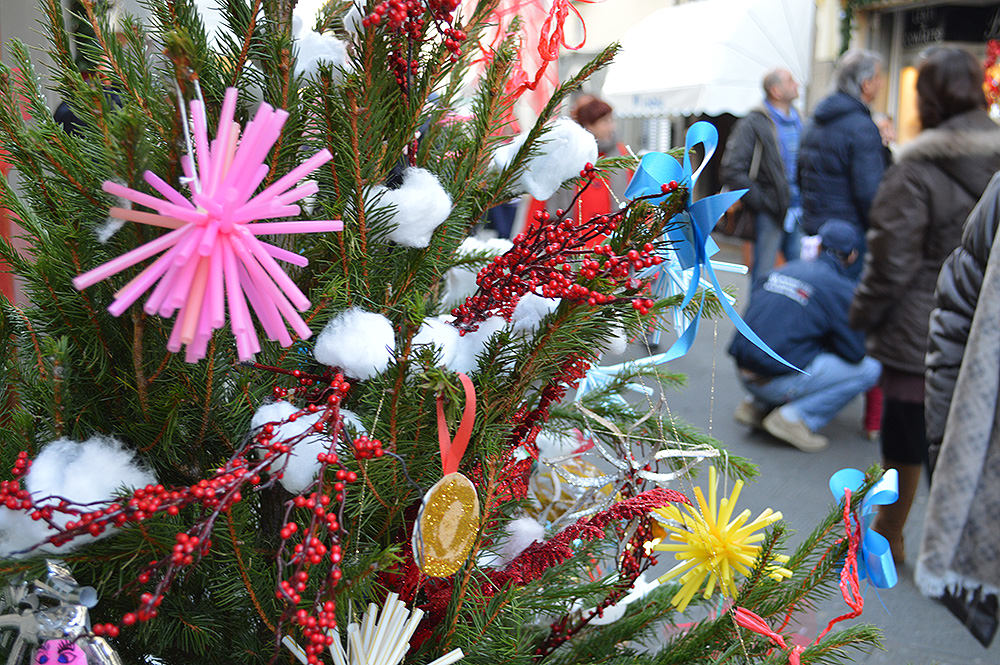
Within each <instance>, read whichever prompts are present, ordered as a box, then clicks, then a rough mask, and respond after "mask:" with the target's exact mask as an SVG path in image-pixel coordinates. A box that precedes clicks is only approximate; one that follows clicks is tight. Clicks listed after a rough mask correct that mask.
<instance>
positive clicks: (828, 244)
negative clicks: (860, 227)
mask: <svg viewBox="0 0 1000 665" xmlns="http://www.w3.org/2000/svg"><path fill="white" fill-rule="evenodd" d="M819 239H820V242H821V243H822V245H823V248H824V249H828V250H831V251H833V252H836V253H837V254H841V255H843V256H847V255H848V254H850V253H851V252H853V251H854V250H856V249H860V247H861V235H860V234H859V233H858V232H857V230H856V229H855V228H854V225H853V224H851V223H850V222H845V221H843V220H841V219H831V220H829V221H827V222H826V223H824V224H823V226H821V227H819Z"/></svg>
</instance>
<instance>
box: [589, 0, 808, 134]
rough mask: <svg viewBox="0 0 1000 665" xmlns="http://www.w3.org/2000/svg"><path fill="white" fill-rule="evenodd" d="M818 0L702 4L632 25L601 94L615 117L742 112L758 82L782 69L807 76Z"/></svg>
mask: <svg viewBox="0 0 1000 665" xmlns="http://www.w3.org/2000/svg"><path fill="white" fill-rule="evenodd" d="M814 13H815V3H814V2H813V0H701V1H700V2H688V3H685V4H682V5H676V6H673V7H668V8H666V9H661V10H660V11H657V12H655V13H653V14H650V15H649V16H648V17H646V18H645V19H643V20H642V21H641V22H639V23H638V24H636V25H635V26H633V27H631V28H629V30H628V32H626V33H625V36H624V37H623V39H622V51H621V52H620V53H619V55H618V57H617V58H615V61H614V62H613V63H612V64H611V66H610V67H609V68H608V73H607V78H606V79H605V82H604V89H603V95H604V97H605V98H607V99H608V101H609V102H611V103H612V104H613V105H614V107H615V113H616V114H618V115H625V116H627V115H689V114H699V113H706V114H708V115H719V114H721V113H732V114H734V115H745V114H746V113H747V111H749V110H750V109H751V108H753V107H754V106H756V105H758V104H760V102H761V99H762V96H763V93H762V91H761V87H760V85H761V79H762V78H763V77H764V74H766V73H767V72H768V71H770V70H771V69H774V68H775V67H785V68H786V69H788V70H789V71H791V72H792V75H793V76H795V78H796V79H798V81H799V82H800V83H803V84H804V83H805V82H806V81H807V80H808V77H809V63H810V60H811V44H812V33H813V20H814V19H813V17H814Z"/></svg>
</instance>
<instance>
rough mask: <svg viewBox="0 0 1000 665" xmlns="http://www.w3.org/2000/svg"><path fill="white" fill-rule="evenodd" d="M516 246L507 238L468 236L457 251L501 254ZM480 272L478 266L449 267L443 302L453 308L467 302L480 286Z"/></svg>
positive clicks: (445, 277) (462, 253) (464, 253)
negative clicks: (478, 280)
mask: <svg viewBox="0 0 1000 665" xmlns="http://www.w3.org/2000/svg"><path fill="white" fill-rule="evenodd" d="M513 246H514V243H512V242H511V241H510V240H507V239H506V238H490V239H489V240H480V239H479V238H472V237H470V238H466V239H465V240H463V241H462V244H461V245H459V246H458V249H457V250H455V253H456V254H458V255H459V256H467V255H469V254H475V253H487V254H489V255H490V256H500V255H501V254H506V253H507V252H509V251H510V250H511V248H512V247H513ZM478 274H479V269H477V268H467V267H464V266H458V267H455V268H449V269H448V271H447V272H445V274H444V295H443V296H442V297H441V302H442V303H443V304H444V306H445V307H447V308H448V309H451V308H452V307H455V306H457V305H461V304H462V303H463V302H465V299H466V298H468V297H469V296H471V295H472V294H473V293H475V292H476V289H478V288H479V287H478V286H477V285H476V275H478Z"/></svg>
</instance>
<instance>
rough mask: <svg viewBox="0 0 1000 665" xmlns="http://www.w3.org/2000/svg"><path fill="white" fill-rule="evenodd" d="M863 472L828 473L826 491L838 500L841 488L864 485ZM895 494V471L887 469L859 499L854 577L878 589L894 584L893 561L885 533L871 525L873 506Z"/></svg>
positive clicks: (859, 487) (891, 499) (888, 501)
mask: <svg viewBox="0 0 1000 665" xmlns="http://www.w3.org/2000/svg"><path fill="white" fill-rule="evenodd" d="M864 482H865V474H864V472H863V471H859V470H858V469H841V470H840V471H837V472H836V473H834V474H833V475H832V476H830V492H832V493H833V497H834V498H835V499H837V500H840V499H841V498H843V496H844V490H845V489H849V490H851V491H852V492H857V491H858V490H859V489H861V486H862V485H864ZM898 498H899V473H898V472H897V471H896V470H895V469H889V470H888V471H886V472H885V473H884V474H882V477H881V478H880V479H879V481H878V482H877V483H875V484H874V485H873V486H872V488H871V489H870V490H868V494H866V495H865V498H864V499H862V500H861V508H860V511H859V512H860V515H859V517H860V521H861V552H860V554H859V556H858V578H859V579H864V578H865V577H867V578H868V579H869V580H871V583H872V584H873V585H874V586H875V587H876V588H878V589H891V588H892V587H894V586H896V582H897V579H898V578H897V577H896V563H895V562H894V561H893V560H892V550H890V549H889V541H888V540H886V538H885V536H883V535H882V534H880V533H878V532H877V531H875V530H874V529H872V528H871V524H872V521H873V520H874V519H875V506H884V505H887V504H890V503H895V502H896V500H897V499H898Z"/></svg>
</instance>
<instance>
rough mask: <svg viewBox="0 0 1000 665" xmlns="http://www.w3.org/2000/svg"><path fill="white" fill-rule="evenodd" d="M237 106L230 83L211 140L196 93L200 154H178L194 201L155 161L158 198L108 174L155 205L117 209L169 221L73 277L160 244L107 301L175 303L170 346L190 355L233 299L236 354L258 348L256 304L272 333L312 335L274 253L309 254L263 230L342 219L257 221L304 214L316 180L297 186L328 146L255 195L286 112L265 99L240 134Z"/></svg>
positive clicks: (305, 227)
mask: <svg viewBox="0 0 1000 665" xmlns="http://www.w3.org/2000/svg"><path fill="white" fill-rule="evenodd" d="M235 108H236V89H235V88H229V89H227V90H226V95H225V98H224V100H223V103H222V113H221V115H220V117H219V128H218V131H217V132H216V135H215V140H213V141H212V142H211V144H209V141H208V129H207V125H208V122H207V118H206V115H205V106H204V104H203V103H202V102H201V101H200V100H194V101H192V102H191V116H192V121H193V126H194V139H195V151H196V154H197V156H198V158H197V161H195V160H194V159H192V157H191V155H185V156H184V157H183V158H182V159H181V166H182V168H183V169H184V174H185V175H186V176H187V178H188V179H189V181H190V183H191V192H192V193H191V200H190V201H189V200H188V199H187V198H185V197H184V196H183V195H182V194H181V193H180V192H178V191H177V190H176V189H174V188H173V187H171V186H170V185H169V184H167V183H166V182H164V181H163V180H162V179H161V178H160V177H158V176H157V175H156V174H154V173H152V172H151V171H146V172H145V173H144V174H143V177H144V178H145V180H146V182H147V183H149V185H150V186H151V187H152V188H153V189H155V190H156V191H157V192H159V193H160V194H161V195H162V196H163V198H162V199H159V198H156V197H154V196H150V195H149V194H143V193H142V192H138V191H136V190H134V189H131V188H129V187H125V186H123V185H119V184H117V183H114V182H111V181H109V180H106V181H104V191H106V192H108V193H109V194H114V195H117V196H121V197H123V198H125V199H128V200H129V201H132V202H133V203H138V204H140V205H143V206H146V207H148V208H152V209H153V210H155V211H156V213H149V212H141V211H137V210H125V209H123V208H111V210H110V214H111V215H112V216H113V217H117V218H119V219H124V220H128V221H131V222H138V223H140V224H149V225H152V226H160V227H163V228H167V229H172V230H171V231H170V232H169V233H166V234H164V235H162V236H160V237H159V238H156V239H155V240H152V241H150V242H147V243H146V244H144V245H140V246H139V247H136V248H135V249H133V250H132V251H130V252H126V253H125V254H122V255H121V256H119V257H118V258H116V259H112V260H111V261H108V262H107V263H105V264H103V265H101V266H98V267H97V268H94V269H93V270H90V271H88V272H85V273H83V274H82V275H79V276H77V277H76V278H75V279H74V280H73V286H75V287H76V288H77V289H80V290H82V289H85V288H87V287H88V286H91V285H93V284H96V283H97V282H100V281H102V280H105V279H107V278H108V277H111V276H112V275H115V274H117V273H119V272H121V271H122V270H125V269H126V268H129V267H131V266H133V265H135V264H137V263H139V262H140V261H144V260H146V259H148V258H150V257H152V256H155V255H156V254H160V253H161V252H162V254H161V255H160V257H159V258H158V259H156V260H155V261H154V262H153V263H151V264H150V265H149V266H147V267H146V268H145V269H144V270H143V271H142V272H141V273H139V274H138V275H137V276H136V277H135V278H133V279H132V280H131V281H130V282H129V283H128V284H126V285H125V286H124V287H122V289H121V290H119V291H118V292H117V293H116V294H115V300H114V302H112V303H111V306H110V307H108V311H110V312H111V313H112V314H113V315H115V316H120V315H121V314H122V313H123V312H124V311H125V310H126V309H128V307H129V306H131V305H132V303H134V302H135V301H136V300H137V299H138V298H139V296H141V295H142V294H144V293H146V292H147V291H149V290H150V289H152V293H151V294H150V296H149V297H148V298H147V299H146V302H145V304H144V305H143V309H144V310H145V311H146V313H147V314H159V315H160V316H164V317H169V316H172V315H173V314H174V313H175V312H176V313H177V320H176V321H175V322H174V327H173V330H172V331H171V334H170V339H169V340H168V342H167V349H168V350H169V351H171V352H173V353H177V352H178V351H180V350H181V347H182V346H184V345H186V346H187V351H186V353H185V360H187V362H197V361H198V360H200V359H202V358H204V357H205V352H206V350H207V348H208V341H209V339H211V337H212V332H213V331H214V330H216V329H218V328H221V327H223V326H224V325H225V323H226V309H227V305H228V310H229V318H230V321H231V323H230V327H231V328H232V331H233V335H235V337H236V350H237V353H238V355H239V358H240V360H247V359H249V358H250V357H251V356H252V355H253V354H254V353H257V352H258V351H260V344H259V342H258V340H257V334H256V332H255V331H254V325H253V321H252V320H251V318H250V308H252V309H253V311H254V314H256V316H257V319H258V321H260V323H261V325H262V326H263V328H264V332H265V333H266V334H267V337H268V339H271V340H274V341H277V342H278V343H279V344H281V346H290V345H291V343H292V338H291V335H289V333H288V330H287V329H286V321H287V325H288V326H290V327H291V328H292V330H294V331H295V334H296V335H298V336H299V338H301V339H306V338H308V337H309V336H310V335H311V334H312V332H311V331H310V330H309V327H308V326H307V325H306V323H305V321H303V320H302V317H300V316H299V314H298V312H301V311H303V310H305V309H306V308H307V307H309V299H308V298H306V296H305V295H304V294H303V293H302V292H301V291H300V290H299V288H298V287H297V286H295V284H294V283H293V282H292V280H291V279H290V278H289V277H288V275H286V274H285V272H284V271H283V270H282V269H281V267H280V266H279V265H278V264H277V262H276V261H275V259H278V260H280V261H285V262H287V263H292V264H295V265H297V266H306V265H308V263H309V262H308V261H307V260H306V259H305V258H303V257H302V256H299V255H298V254H294V253H292V252H289V251H287V250H285V249H282V248H280V247H275V246H274V245H270V244H268V243H266V242H263V241H262V240H259V239H258V238H257V236H261V235H278V234H282V233H321V232H326V231H340V230H342V229H343V223H342V222H341V221H340V220H323V221H285V222H263V223H262V222H259V221H258V220H262V219H275V218H279V217H295V216H297V215H299V214H301V210H300V209H299V206H297V205H292V204H293V203H294V202H295V201H298V200H299V199H301V198H304V197H306V196H310V195H312V194H315V193H316V191H317V190H318V187H317V185H316V183H315V182H311V181H310V182H307V183H305V184H303V185H300V186H298V187H294V186H295V185H296V184H297V183H298V182H299V181H300V180H301V179H302V178H304V177H305V176H307V175H309V174H310V173H312V172H313V171H315V170H316V169H317V168H319V167H320V166H322V165H323V164H325V163H326V162H328V161H329V160H330V159H331V157H332V155H331V154H330V152H329V151H328V150H321V151H319V152H317V153H316V154H315V155H313V156H312V157H310V158H309V159H307V160H306V161H305V162H303V163H302V164H300V165H298V166H297V167H295V168H294V169H292V170H291V171H290V172H289V173H287V174H285V175H284V176H282V177H281V178H278V179H277V180H276V181H275V182H274V183H272V184H271V185H269V186H268V187H266V188H265V189H264V190H263V191H262V192H260V193H259V194H257V195H256V196H251V195H252V194H253V192H254V190H256V189H257V187H258V186H259V185H260V183H261V182H263V181H264V178H265V177H266V176H267V172H268V168H267V166H266V165H265V164H264V158H265V157H266V156H267V154H268V152H270V150H271V147H272V146H273V145H274V143H275V141H277V140H278V136H279V135H280V134H281V127H282V125H284V124H285V119H286V118H288V113H287V112H285V111H283V110H280V109H279V110H275V109H274V108H272V107H271V106H269V105H268V104H261V106H260V108H259V109H258V111H257V114H256V115H255V116H254V118H253V120H251V121H250V123H249V124H247V126H246V129H245V130H244V132H243V136H242V138H241V137H240V126H239V123H237V122H234V121H233V112H234V110H235ZM196 169H197V171H196ZM293 187H294V189H292V188H293ZM154 285H155V287H154ZM248 301H249V308H248V306H247V302H248ZM296 310H298V311H296Z"/></svg>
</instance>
